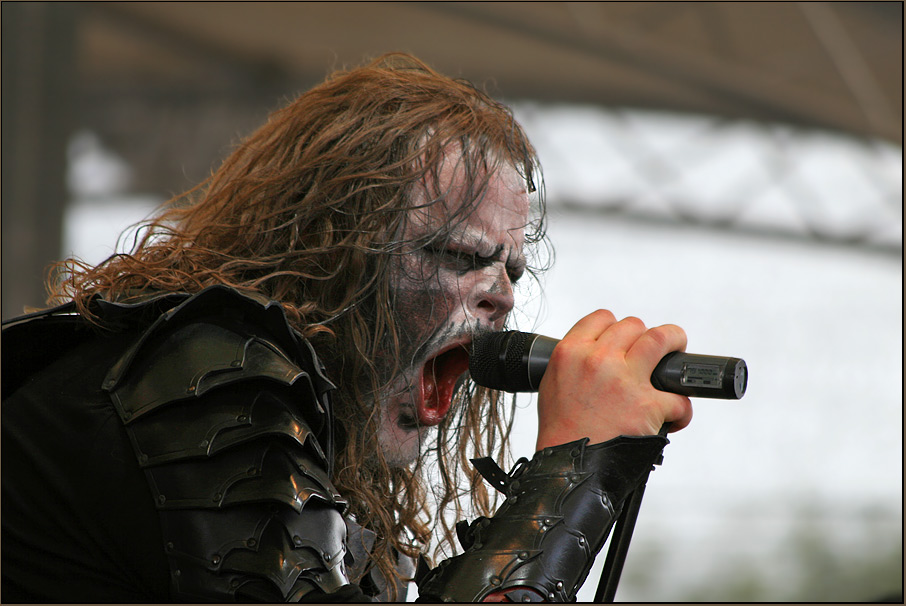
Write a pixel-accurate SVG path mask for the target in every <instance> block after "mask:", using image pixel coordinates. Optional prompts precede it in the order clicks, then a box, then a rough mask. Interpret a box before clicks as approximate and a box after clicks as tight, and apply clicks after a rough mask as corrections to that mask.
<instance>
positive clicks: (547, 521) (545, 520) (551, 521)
mask: <svg viewBox="0 0 906 606" xmlns="http://www.w3.org/2000/svg"><path fill="white" fill-rule="evenodd" d="M553 523H554V521H553V520H551V519H550V518H544V525H545V526H550V525H552V524H553Z"/></svg>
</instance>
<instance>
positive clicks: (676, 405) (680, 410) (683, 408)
mask: <svg viewBox="0 0 906 606" xmlns="http://www.w3.org/2000/svg"><path fill="white" fill-rule="evenodd" d="M674 395H676V394H674ZM664 422H665V423H670V428H669V429H668V432H669V433H673V432H675V431H679V430H680V429H683V428H685V427H687V426H688V425H689V423H691V422H692V400H690V399H689V398H688V397H686V396H680V395H676V398H674V399H673V402H672V405H671V406H670V409H669V411H668V413H667V414H666V415H664Z"/></svg>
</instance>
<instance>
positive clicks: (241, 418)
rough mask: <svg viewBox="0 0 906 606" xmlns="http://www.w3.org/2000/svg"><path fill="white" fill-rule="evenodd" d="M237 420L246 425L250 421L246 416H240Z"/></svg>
mask: <svg viewBox="0 0 906 606" xmlns="http://www.w3.org/2000/svg"><path fill="white" fill-rule="evenodd" d="M236 420H237V421H239V422H240V423H245V422H246V421H248V420H249V418H248V417H247V416H246V415H239V416H238V417H236Z"/></svg>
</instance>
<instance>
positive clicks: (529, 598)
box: [522, 595, 532, 602]
mask: <svg viewBox="0 0 906 606" xmlns="http://www.w3.org/2000/svg"><path fill="white" fill-rule="evenodd" d="M522 601H523V602H531V601H532V598H531V597H529V596H527V595H524V596H522Z"/></svg>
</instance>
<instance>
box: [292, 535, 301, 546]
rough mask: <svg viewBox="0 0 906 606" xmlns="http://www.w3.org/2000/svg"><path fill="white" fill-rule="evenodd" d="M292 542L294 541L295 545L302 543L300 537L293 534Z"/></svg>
mask: <svg viewBox="0 0 906 606" xmlns="http://www.w3.org/2000/svg"><path fill="white" fill-rule="evenodd" d="M293 543H295V544H296V545H301V544H302V537H300V536H299V535H296V536H294V537H293Z"/></svg>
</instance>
